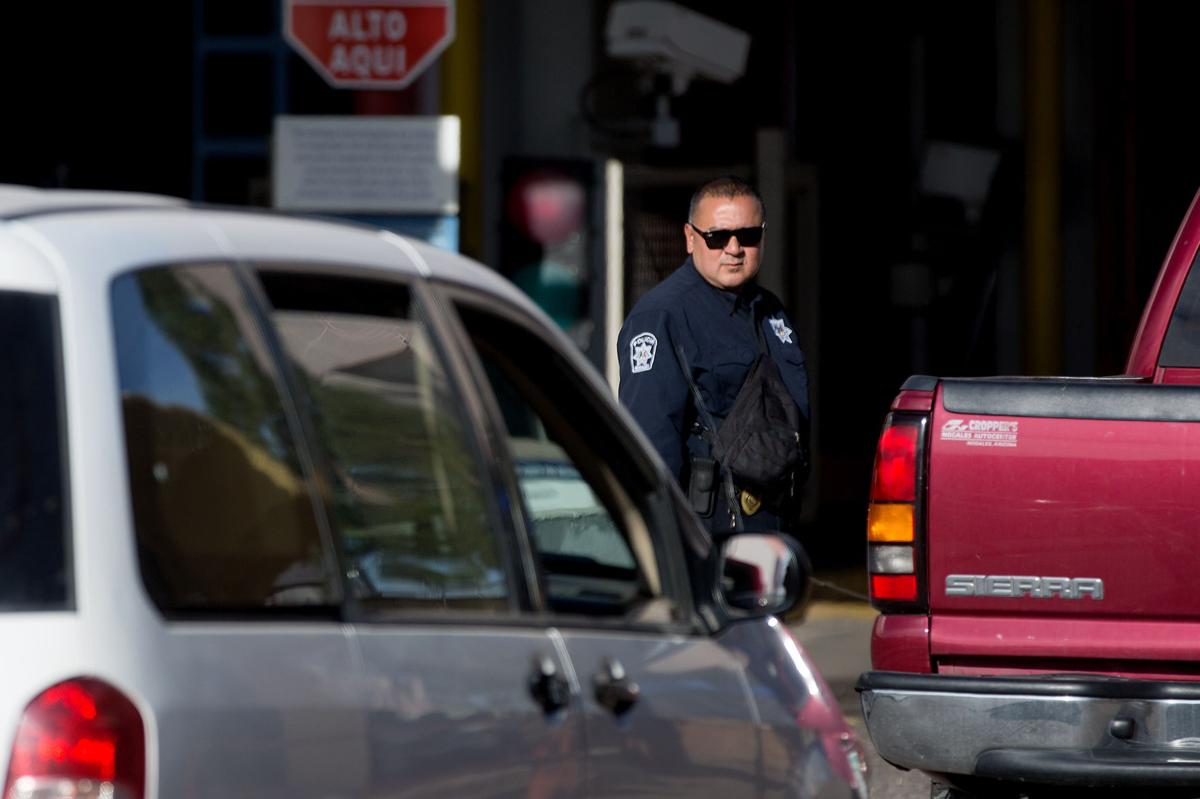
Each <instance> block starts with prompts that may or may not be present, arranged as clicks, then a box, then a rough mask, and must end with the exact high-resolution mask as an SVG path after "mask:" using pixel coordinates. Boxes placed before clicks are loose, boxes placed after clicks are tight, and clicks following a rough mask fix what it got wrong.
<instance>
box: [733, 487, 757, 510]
mask: <svg viewBox="0 0 1200 799" xmlns="http://www.w3.org/2000/svg"><path fill="white" fill-rule="evenodd" d="M738 501H739V502H740V503H741V506H742V513H744V514H746V515H747V516H753V515H754V514H756V513H758V509H759V508H761V507H762V500H761V499H759V498H758V497H756V496H754V495H753V494H751V493H750V492H749V491H747V490H746V489H744V488H743V489H742V492H741V494H739V495H738Z"/></svg>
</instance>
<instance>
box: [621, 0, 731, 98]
mask: <svg viewBox="0 0 1200 799" xmlns="http://www.w3.org/2000/svg"><path fill="white" fill-rule="evenodd" d="M605 38H606V40H607V46H608V54H609V55H610V56H613V57H614V58H626V59H630V60H634V61H645V62H648V63H650V64H652V65H653V66H654V67H655V68H657V69H659V70H661V71H663V72H667V73H669V74H670V75H671V77H672V81H673V85H672V88H673V90H674V92H675V94H682V93H683V92H684V90H685V89H686V88H687V84H688V82H689V81H690V80H691V79H692V78H693V77H695V76H697V75H699V76H701V77H704V78H709V79H711V80H716V81H720V82H721V83H732V82H733V81H735V80H737V79H738V78H740V77H741V76H742V73H744V72H745V70H746V55H747V53H748V52H749V50H750V34H748V33H746V32H745V31H740V30H738V29H737V28H733V27H730V26H729V25H726V24H725V23H723V22H718V21H717V20H715V19H713V18H711V17H706V16H704V15H703V14H697V13H696V12H695V11H691V10H689V9H687V8H684V7H683V6H681V5H679V4H677V3H671V2H666V1H665V0H618V2H616V3H613V5H612V10H611V11H610V12H609V15H608V28H607V30H606V31H605Z"/></svg>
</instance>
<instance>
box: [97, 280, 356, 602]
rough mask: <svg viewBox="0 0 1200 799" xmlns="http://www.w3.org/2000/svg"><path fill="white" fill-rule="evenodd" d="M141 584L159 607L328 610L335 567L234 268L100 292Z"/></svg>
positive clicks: (123, 283) (334, 596) (333, 598)
mask: <svg viewBox="0 0 1200 799" xmlns="http://www.w3.org/2000/svg"><path fill="white" fill-rule="evenodd" d="M112 308H113V321H114V326H115V333H116V336H115V338H116V346H117V367H118V374H119V383H120V389H121V401H122V408H123V415H124V423H125V443H126V455H127V466H128V472H129V486H130V492H131V499H132V505H133V516H134V526H135V528H136V535H137V542H138V550H139V556H140V561H141V569H142V576H143V579H144V581H145V583H146V586H147V589H148V590H149V593H150V594H151V596H152V597H153V598H154V600H155V601H156V602H157V603H158V605H159V606H160V607H161V608H163V609H164V610H168V611H189V610H199V611H206V612H211V611H215V610H231V611H232V610H237V611H254V610H258V611H262V610H265V609H270V608H279V607H295V606H305V605H314V604H315V605H330V604H334V603H336V602H337V601H338V593H339V591H338V588H337V584H336V580H335V578H334V574H335V573H336V561H335V560H334V559H333V554H332V551H331V548H330V547H328V546H327V545H326V543H325V540H324V539H323V538H322V534H321V531H320V524H319V520H318V517H317V514H316V513H315V510H314V502H313V496H312V494H311V491H310V483H309V481H307V480H306V479H305V475H304V471H303V469H302V468H301V465H300V463H301V458H300V454H299V451H298V449H297V445H296V439H297V435H296V431H295V430H294V427H293V420H289V416H288V413H287V412H286V410H285V404H284V401H283V397H282V395H281V391H280V385H281V384H280V381H279V376H278V374H277V373H276V371H275V367H274V364H273V362H272V360H271V358H270V356H269V349H268V346H267V344H266V342H265V341H264V339H263V337H262V335H261V334H260V332H259V329H258V326H257V325H256V323H255V317H254V312H253V310H252V308H251V306H250V304H249V302H248V301H247V299H246V297H245V294H244V292H243V290H242V288H241V284H240V283H239V281H238V279H237V276H236V275H235V272H234V270H233V268H232V267H230V266H228V265H223V264H211V265H186V266H173V267H161V268H151V269H145V270H141V271H138V272H135V273H131V274H127V275H123V276H121V277H119V278H117V279H116V281H115V282H114V283H113V286H112Z"/></svg>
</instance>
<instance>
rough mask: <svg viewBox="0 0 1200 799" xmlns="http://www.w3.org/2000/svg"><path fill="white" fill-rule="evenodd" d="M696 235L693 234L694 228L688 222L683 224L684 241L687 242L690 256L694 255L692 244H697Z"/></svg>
mask: <svg viewBox="0 0 1200 799" xmlns="http://www.w3.org/2000/svg"><path fill="white" fill-rule="evenodd" d="M694 236H695V234H694V233H693V232H692V226H691V225H689V224H688V223H687V222H684V223H683V240H684V241H685V242H687V251H688V255H691V254H692V244H693V243H694V242H695V239H694Z"/></svg>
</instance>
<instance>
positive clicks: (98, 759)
mask: <svg viewBox="0 0 1200 799" xmlns="http://www.w3.org/2000/svg"><path fill="white" fill-rule="evenodd" d="M145 788H146V737H145V732H144V728H143V725H142V717H141V714H140V713H138V710H137V708H135V707H134V706H133V703H132V702H130V701H129V699H128V698H127V697H126V696H125V695H124V694H122V693H121V692H120V691H118V690H117V689H116V688H114V687H112V686H111V685H109V684H108V683H105V682H102V681H100V680H97V679H94V678H91V677H77V678H75V679H71V680H67V681H65V682H61V683H58V684H57V685H54V686H51V687H50V688H47V689H46V690H45V691H43V692H42V693H40V694H38V696H37V697H35V698H34V700H33V701H32V702H30V703H29V705H28V706H27V707H26V708H25V712H24V713H23V714H22V715H21V720H20V723H19V724H18V725H17V734H16V737H15V738H14V740H13V747H12V756H11V758H10V760H9V766H8V779H7V780H6V781H5V784H4V799H58V797H78V799H90V798H91V797H121V798H122V799H125V798H126V797H128V799H142V797H143V796H144V795H145Z"/></svg>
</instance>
